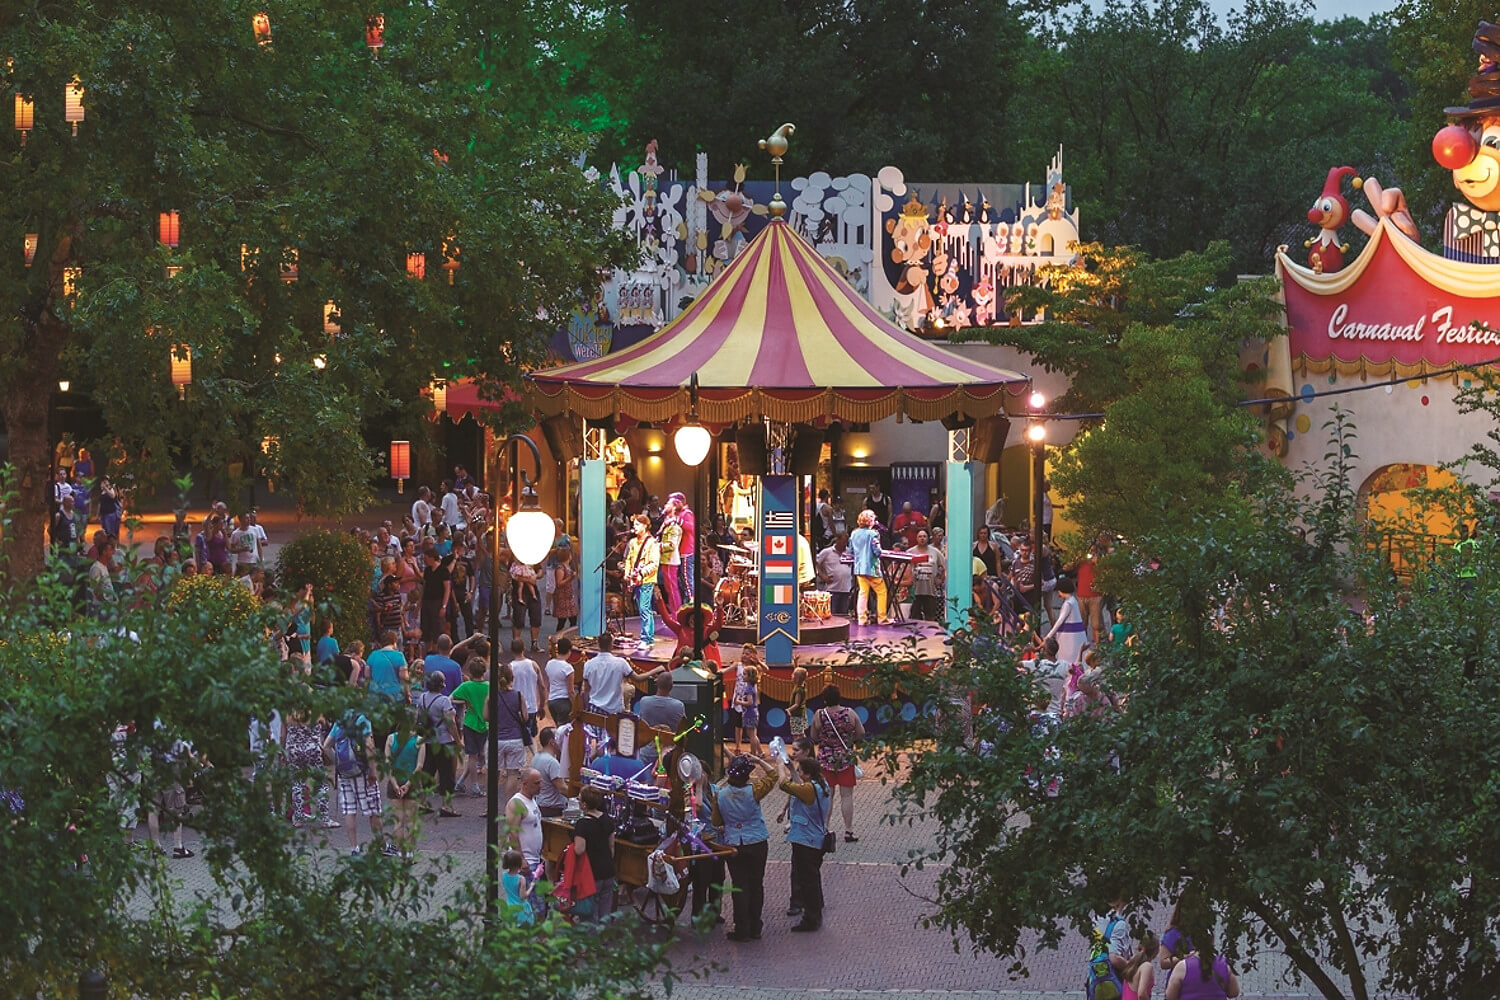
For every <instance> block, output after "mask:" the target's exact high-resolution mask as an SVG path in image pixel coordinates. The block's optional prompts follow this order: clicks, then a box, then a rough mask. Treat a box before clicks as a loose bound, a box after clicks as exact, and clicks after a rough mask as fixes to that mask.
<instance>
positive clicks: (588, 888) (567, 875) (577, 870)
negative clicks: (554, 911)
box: [552, 844, 599, 910]
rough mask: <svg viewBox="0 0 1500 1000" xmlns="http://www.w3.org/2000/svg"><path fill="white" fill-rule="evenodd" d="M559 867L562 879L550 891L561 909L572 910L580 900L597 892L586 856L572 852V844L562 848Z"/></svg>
mask: <svg viewBox="0 0 1500 1000" xmlns="http://www.w3.org/2000/svg"><path fill="white" fill-rule="evenodd" d="M559 867H561V869H562V877H561V878H559V879H558V880H557V887H556V888H555V889H553V890H552V895H554V896H556V897H557V901H558V904H559V906H560V907H561V908H562V909H565V910H574V909H576V907H577V906H578V902H579V901H580V900H584V899H588V898H589V897H590V896H592V895H594V894H595V893H596V892H598V891H599V886H598V884H597V883H595V881H594V868H593V866H592V865H590V864H589V856H588V854H587V853H584V854H579V853H578V852H577V851H575V850H573V845H572V844H569V845H568V846H567V847H565V848H563V856H562V864H561V865H560V866H559Z"/></svg>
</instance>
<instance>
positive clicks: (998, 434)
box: [969, 413, 1010, 462]
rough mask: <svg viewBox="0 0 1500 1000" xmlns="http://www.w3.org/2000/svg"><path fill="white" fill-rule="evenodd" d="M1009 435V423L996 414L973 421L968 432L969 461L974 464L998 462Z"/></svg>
mask: <svg viewBox="0 0 1500 1000" xmlns="http://www.w3.org/2000/svg"><path fill="white" fill-rule="evenodd" d="M1009 435H1010V421H1009V420H1007V419H1006V418H1005V417H1004V416H1001V415H1000V414H998V413H997V414H996V415H995V416H993V417H981V418H980V419H978V420H976V421H974V427H973V429H972V430H970V431H969V459H970V460H971V461H974V462H998V461H1000V453H1001V452H1002V451H1004V450H1005V439H1006V438H1007V437H1008V436H1009Z"/></svg>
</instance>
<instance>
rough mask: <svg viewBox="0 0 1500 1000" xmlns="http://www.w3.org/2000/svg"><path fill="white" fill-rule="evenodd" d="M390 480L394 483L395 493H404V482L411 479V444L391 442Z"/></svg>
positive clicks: (408, 442)
mask: <svg viewBox="0 0 1500 1000" xmlns="http://www.w3.org/2000/svg"><path fill="white" fill-rule="evenodd" d="M391 478H392V479H394V480H395V481H396V492H397V493H405V492H406V481H407V480H408V479H410V478H411V442H410V441H392V442H391Z"/></svg>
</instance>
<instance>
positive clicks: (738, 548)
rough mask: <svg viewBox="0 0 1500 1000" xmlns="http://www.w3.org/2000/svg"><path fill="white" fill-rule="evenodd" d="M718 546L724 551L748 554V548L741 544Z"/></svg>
mask: <svg viewBox="0 0 1500 1000" xmlns="http://www.w3.org/2000/svg"><path fill="white" fill-rule="evenodd" d="M719 548H720V549H722V550H724V551H725V552H735V553H739V554H741V555H747V556H748V555H749V554H750V550H749V549H747V548H745V547H744V546H743V545H720V546H719Z"/></svg>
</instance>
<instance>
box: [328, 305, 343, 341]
mask: <svg viewBox="0 0 1500 1000" xmlns="http://www.w3.org/2000/svg"><path fill="white" fill-rule="evenodd" d="M341 317H342V314H341V313H340V312H339V306H338V303H337V302H335V301H333V300H332V299H329V300H328V301H327V302H325V303H323V332H324V333H326V334H328V336H330V337H336V336H338V335H339V334H340V333H342V332H343V331H344V327H343V324H342V323H340V322H339V320H340V318H341Z"/></svg>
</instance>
